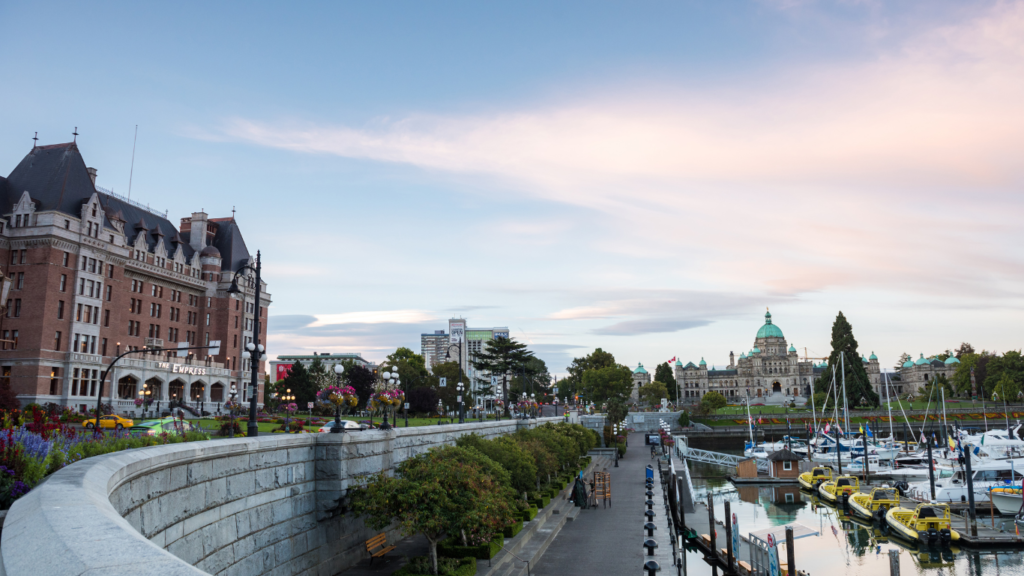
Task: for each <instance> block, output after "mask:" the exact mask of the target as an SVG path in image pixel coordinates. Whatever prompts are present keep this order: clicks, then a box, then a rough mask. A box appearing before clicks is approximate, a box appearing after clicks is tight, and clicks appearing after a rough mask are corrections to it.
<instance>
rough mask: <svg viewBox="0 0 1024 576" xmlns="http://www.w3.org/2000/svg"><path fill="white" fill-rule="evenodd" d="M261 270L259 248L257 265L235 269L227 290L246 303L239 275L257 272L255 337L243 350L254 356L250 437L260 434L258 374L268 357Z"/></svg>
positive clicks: (251, 365) (250, 405)
mask: <svg viewBox="0 0 1024 576" xmlns="http://www.w3.org/2000/svg"><path fill="white" fill-rule="evenodd" d="M260 270H261V264H260V253H259V251H258V250H257V251H256V266H255V267H253V266H249V265H248V264H243V265H241V266H239V268H238V270H236V271H235V276H234V278H232V279H231V287H230V288H228V291H227V292H228V294H240V295H241V297H242V302H243V303H244V302H245V293H243V292H242V291H241V290H240V289H239V288H238V277H239V276H240V275H242V273H244V272H246V271H251V272H254V273H255V274H256V279H255V282H254V283H253V288H254V290H255V294H254V297H253V315H252V318H253V319H252V338H253V339H252V342H249V343H248V344H246V345H245V351H244V352H242V358H250V357H251V358H252V361H251V362H249V364H250V368H251V370H252V374H251V381H250V392H249V426H248V429H247V434H246V435H247V436H250V437H252V436H259V434H260V429H259V426H258V425H257V424H256V401H257V397H258V396H259V384H258V382H259V376H258V374H257V373H258V371H259V365H260V361H262V360H266V359H267V355H266V353H265V352H266V351H265V350H264V348H263V345H262V344H260V315H261V311H260V308H261V307H260V283H261V280H260ZM246 278H248V277H246Z"/></svg>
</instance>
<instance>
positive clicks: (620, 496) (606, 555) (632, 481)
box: [532, 433, 674, 576]
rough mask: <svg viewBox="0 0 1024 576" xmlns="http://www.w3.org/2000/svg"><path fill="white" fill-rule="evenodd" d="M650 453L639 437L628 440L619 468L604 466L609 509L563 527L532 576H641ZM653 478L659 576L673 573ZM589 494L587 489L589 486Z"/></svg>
mask: <svg viewBox="0 0 1024 576" xmlns="http://www.w3.org/2000/svg"><path fill="white" fill-rule="evenodd" d="M654 463H655V461H654V460H651V454H650V448H649V447H648V446H644V436H643V434H639V433H633V434H630V436H629V448H628V449H627V450H626V457H625V458H623V459H622V460H620V461H619V467H618V468H614V467H609V468H608V472H611V478H612V490H611V492H612V506H611V508H604V507H599V508H591V509H588V510H583V511H581V512H580V515H579V516H577V517H576V520H575V521H573V522H568V523H566V525H565V526H564V527H563V528H562V531H561V532H560V533H559V534H558V536H557V537H556V538H555V540H554V542H552V543H551V546H550V547H549V548H548V550H547V552H545V553H544V556H542V557H541V559H540V560H539V561H538V562H537V566H536V567H535V568H533V570H532V573H533V574H535V575H538V576H565V575H566V574H582V575H592V576H597V575H603V574H641V573H642V570H641V567H642V566H643V563H644V561H646V559H647V558H646V557H644V548H643V541H644V538H645V534H646V533H645V532H644V531H643V525H644V516H643V512H644V510H645V509H646V507H645V506H644V502H646V501H647V497H646V496H645V495H644V493H645V492H646V490H645V489H644V468H645V467H646V466H647V465H648V464H654ZM658 482H659V480H658V477H657V473H655V489H654V491H655V498H654V501H655V502H656V504H655V506H654V511H655V513H656V514H657V517H656V518H655V519H654V523H655V524H656V525H657V526H658V530H657V531H656V532H655V533H654V539H655V540H656V541H657V542H658V544H659V549H658V554H657V556H656V557H655V559H656V560H657V561H658V562H659V563H660V564H661V566H662V573H671V572H674V568H673V567H672V559H671V556H672V554H671V542H670V539H669V536H668V528H667V526H666V520H665V506H664V504H663V500H662V498H661V488H660V485H659V484H658ZM588 489H589V485H588Z"/></svg>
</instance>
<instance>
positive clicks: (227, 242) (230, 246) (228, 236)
mask: <svg viewBox="0 0 1024 576" xmlns="http://www.w3.org/2000/svg"><path fill="white" fill-rule="evenodd" d="M210 222H213V223H215V224H216V225H217V234H216V235H214V237H213V241H212V242H211V243H210V244H211V245H213V246H215V247H216V248H217V249H218V250H220V257H221V265H220V267H221V270H238V267H239V266H241V265H242V264H247V263H248V262H249V249H248V248H246V247H245V240H244V239H243V238H242V231H241V230H239V229H238V223H237V222H235V219H234V218H210Z"/></svg>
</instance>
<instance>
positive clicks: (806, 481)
mask: <svg viewBox="0 0 1024 576" xmlns="http://www.w3.org/2000/svg"><path fill="white" fill-rule="evenodd" d="M831 479H832V469H831V468H828V467H826V466H822V467H820V468H815V469H813V470H811V471H810V472H804V473H803V474H801V475H800V476H798V477H797V481H798V482H800V487H801V488H803V489H804V490H815V489H816V488H817V487H818V484H819V483H821V482H828V481H829V480H831Z"/></svg>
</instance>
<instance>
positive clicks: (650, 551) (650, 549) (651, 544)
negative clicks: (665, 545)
mask: <svg viewBox="0 0 1024 576" xmlns="http://www.w3.org/2000/svg"><path fill="white" fill-rule="evenodd" d="M657 547H658V543H657V542H655V541H654V539H653V538H648V539H647V540H644V548H647V555H648V556H654V549H655V548H657Z"/></svg>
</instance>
